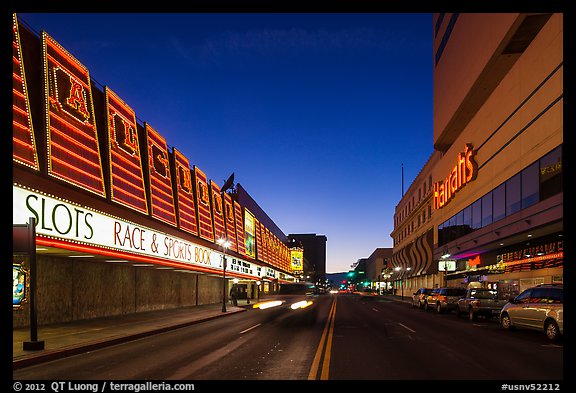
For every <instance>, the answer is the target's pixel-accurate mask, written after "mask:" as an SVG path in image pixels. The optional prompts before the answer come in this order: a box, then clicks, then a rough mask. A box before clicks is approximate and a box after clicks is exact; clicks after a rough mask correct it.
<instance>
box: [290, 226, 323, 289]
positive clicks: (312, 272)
mask: <svg viewBox="0 0 576 393" xmlns="http://www.w3.org/2000/svg"><path fill="white" fill-rule="evenodd" d="M288 239H289V240H288V244H289V245H290V244H293V243H295V244H296V245H300V246H301V247H302V249H303V258H304V261H303V262H304V263H303V272H302V278H303V279H304V280H309V281H312V282H315V283H319V284H322V285H324V283H325V281H326V242H327V241H328V238H327V237H326V236H325V235H317V234H315V233H291V234H289V235H288Z"/></svg>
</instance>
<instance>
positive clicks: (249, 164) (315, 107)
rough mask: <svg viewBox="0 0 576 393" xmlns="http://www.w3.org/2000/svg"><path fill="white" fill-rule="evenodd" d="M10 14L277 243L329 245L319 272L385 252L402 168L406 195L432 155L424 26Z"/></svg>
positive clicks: (251, 17)
mask: <svg viewBox="0 0 576 393" xmlns="http://www.w3.org/2000/svg"><path fill="white" fill-rule="evenodd" d="M18 16H19V17H20V18H21V20H22V21H23V22H25V23H26V24H27V25H29V26H30V27H31V28H32V29H34V30H35V31H36V32H40V31H41V30H45V31H46V32H47V33H48V34H50V35H51V36H52V37H53V38H54V39H55V40H56V41H58V42H59V43H60V44H61V45H62V46H63V47H64V48H66V49H67V50H68V51H69V52H70V53H71V54H72V55H73V56H75V57H76V58H77V59H78V60H79V61H80V62H82V63H83V64H84V65H85V66H86V67H87V68H88V70H89V72H90V76H91V78H92V79H93V80H95V81H97V82H98V83H100V84H101V85H106V86H109V87H110V88H111V89H112V90H113V91H114V92H116V93H117V94H118V95H119V96H120V97H121V98H122V99H123V100H124V101H125V102H126V103H127V104H128V105H130V106H131V107H132V108H133V109H134V110H135V112H136V116H137V119H138V120H139V122H140V123H142V122H144V121H146V122H147V123H149V124H150V125H151V126H152V127H153V128H154V129H156V130H157V131H158V132H159V133H160V134H161V135H162V136H163V137H164V138H165V139H166V141H167V143H168V145H169V146H170V147H176V148H177V149H178V150H179V151H181V152H182V153H183V154H184V155H185V156H186V157H187V158H188V159H189V160H190V164H191V165H196V166H198V167H199V168H200V169H201V170H202V171H203V172H204V173H206V175H207V177H208V178H209V179H212V180H214V181H215V182H217V183H218V184H220V185H222V184H223V183H224V181H225V180H226V179H227V178H228V177H229V176H230V174H231V173H232V172H234V174H235V181H236V183H240V184H241V185H242V186H243V187H244V188H245V189H246V190H247V191H248V193H249V194H250V195H251V196H252V197H253V198H254V199H255V200H256V202H257V203H258V204H259V205H260V206H261V207H262V208H263V209H264V211H266V213H267V214H268V215H269V216H270V218H271V219H272V220H273V221H274V222H275V223H276V224H277V225H278V227H279V228H280V229H281V230H282V231H283V232H284V233H285V234H290V233H316V234H322V235H326V236H327V238H328V242H327V266H326V270H327V272H329V273H333V272H342V271H348V270H349V269H350V265H351V264H353V263H354V262H355V261H357V260H358V259H359V258H365V257H368V256H370V254H371V253H372V252H373V251H374V250H375V249H376V248H378V247H392V238H391V237H390V233H391V232H392V230H393V225H394V209H395V207H396V205H397V204H398V202H399V201H400V198H401V192H402V190H401V187H402V177H401V166H402V163H403V164H404V189H405V190H406V189H407V188H408V186H409V185H410V183H411V182H412V180H413V179H414V178H415V177H416V175H417V174H418V172H419V171H420V169H421V168H422V166H423V165H424V163H425V162H426V161H427V159H428V157H429V156H430V154H431V153H432V151H433V146H432V143H433V129H432V107H433V102H432V71H433V62H432V40H433V34H432V32H433V25H432V15H431V14H393V13H370V14H358V13H334V14H314V13H296V14H286V13H274V14H264V13H257V14H250V13H237V14H236V13H230V14H227V13H215V14H203V13H188V14H168V13H163V14H154V13H145V14H129V13H122V14H110V13H107V14H93V13H90V14H88V13H87V14H49V13H44V14H26V13H22V14H18ZM99 87H100V88H102V86H99ZM99 132H103V130H99Z"/></svg>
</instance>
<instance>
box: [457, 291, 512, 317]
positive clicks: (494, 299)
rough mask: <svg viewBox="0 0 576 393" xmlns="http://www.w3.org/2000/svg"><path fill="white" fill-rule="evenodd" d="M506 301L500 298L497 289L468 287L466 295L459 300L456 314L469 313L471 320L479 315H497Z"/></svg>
mask: <svg viewBox="0 0 576 393" xmlns="http://www.w3.org/2000/svg"><path fill="white" fill-rule="evenodd" d="M506 303H507V301H506V300H504V299H499V298H498V291H497V290H496V289H488V288H468V289H467V290H466V294H465V295H464V297H463V298H461V299H459V300H458V304H457V306H456V315H458V316H460V315H462V314H468V319H470V320H471V321H475V320H476V317H477V316H479V315H482V316H485V317H488V318H491V317H496V316H498V315H500V310H502V307H504V305H505V304H506Z"/></svg>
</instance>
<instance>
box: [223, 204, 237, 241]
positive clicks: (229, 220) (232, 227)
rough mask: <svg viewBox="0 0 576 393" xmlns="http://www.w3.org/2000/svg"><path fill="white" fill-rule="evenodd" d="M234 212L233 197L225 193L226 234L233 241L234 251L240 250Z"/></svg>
mask: <svg viewBox="0 0 576 393" xmlns="http://www.w3.org/2000/svg"><path fill="white" fill-rule="evenodd" d="M234 218H235V214H234V203H233V202H232V197H231V196H230V195H229V194H227V193H224V220H225V221H226V236H228V241H229V242H230V243H231V245H230V249H231V250H232V251H235V252H237V251H238V242H237V239H236V223H235V220H234Z"/></svg>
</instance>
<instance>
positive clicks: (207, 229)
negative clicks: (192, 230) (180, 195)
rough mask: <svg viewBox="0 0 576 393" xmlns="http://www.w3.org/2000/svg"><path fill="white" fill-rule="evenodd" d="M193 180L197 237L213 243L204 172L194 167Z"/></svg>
mask: <svg viewBox="0 0 576 393" xmlns="http://www.w3.org/2000/svg"><path fill="white" fill-rule="evenodd" d="M194 178H195V181H196V206H197V207H198V235H199V236H200V237H201V238H203V239H206V240H210V241H214V230H213V228H212V213H211V211H210V191H209V190H208V180H207V179H206V175H205V174H204V172H202V171H201V170H200V169H199V168H198V167H197V166H194Z"/></svg>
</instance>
